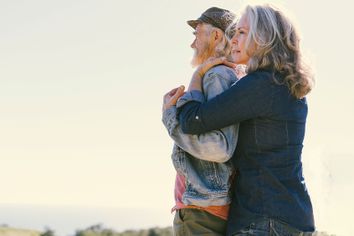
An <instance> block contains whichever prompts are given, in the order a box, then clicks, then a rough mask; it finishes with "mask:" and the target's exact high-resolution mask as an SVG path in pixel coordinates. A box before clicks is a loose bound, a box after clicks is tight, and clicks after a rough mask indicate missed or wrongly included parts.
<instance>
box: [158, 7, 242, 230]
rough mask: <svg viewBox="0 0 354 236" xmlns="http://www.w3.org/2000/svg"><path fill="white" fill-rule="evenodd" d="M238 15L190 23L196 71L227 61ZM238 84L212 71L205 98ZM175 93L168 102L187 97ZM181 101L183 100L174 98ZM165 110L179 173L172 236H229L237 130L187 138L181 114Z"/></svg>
mask: <svg viewBox="0 0 354 236" xmlns="http://www.w3.org/2000/svg"><path fill="white" fill-rule="evenodd" d="M234 18H235V15H234V14H233V13H231V12H230V11H228V10H225V9H221V8H217V7H212V8H209V9H207V10H206V11H205V12H204V13H203V14H202V15H201V16H200V17H199V18H198V19H197V20H190V21H187V23H188V24H189V25H190V26H191V27H192V28H194V29H195V31H194V35H195V40H194V41H193V43H192V44H191V47H192V48H193V49H194V56H193V59H192V65H193V66H194V67H196V66H199V65H201V64H202V63H204V62H205V61H207V60H208V59H209V58H211V57H228V56H229V53H230V45H229V42H228V40H227V38H226V36H225V31H226V29H227V28H228V27H229V26H230V24H231V23H232V22H233V20H234ZM236 81H237V77H236V75H235V71H234V70H233V69H231V68H229V67H226V66H224V65H219V66H215V67H213V68H211V69H210V70H209V71H207V72H206V73H205V76H204V77H203V94H204V98H203V99H205V100H209V99H211V98H213V97H215V96H216V95H218V94H220V93H222V92H223V91H225V90H226V89H228V88H229V87H230V86H231V85H232V84H234V83H235V82H236ZM183 91H184V87H183V86H181V87H180V88H178V89H174V90H172V91H171V92H169V93H168V94H166V95H165V97H164V99H165V100H166V99H167V98H171V97H172V96H175V95H176V94H180V93H183ZM176 97H179V96H176ZM183 104H184V101H183V100H179V101H178V103H177V105H176V106H171V107H169V108H167V106H166V107H164V108H163V118H162V120H163V123H164V125H165V127H166V128H167V130H168V133H169V135H170V137H171V138H172V139H173V140H174V142H175V145H174V148H173V153H172V160H173V164H174V167H175V169H176V171H177V175H176V183H175V201H176V205H175V207H174V208H173V210H174V211H176V214H175V219H174V227H173V228H174V235H177V236H179V235H181V236H185V235H225V233H226V219H227V216H228V210H229V204H230V202H231V197H230V194H229V188H230V185H231V182H232V177H233V174H234V170H233V168H232V166H231V163H230V162H229V159H230V158H231V156H232V154H233V152H234V150H235V148H236V143H237V136H238V125H234V126H230V127H226V128H223V129H221V130H215V131H212V132H209V133H207V134H205V135H187V134H183V132H182V130H181V127H180V126H179V123H178V119H177V112H176V110H177V108H178V107H180V106H182V105H183Z"/></svg>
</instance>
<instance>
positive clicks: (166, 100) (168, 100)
mask: <svg viewBox="0 0 354 236" xmlns="http://www.w3.org/2000/svg"><path fill="white" fill-rule="evenodd" d="M183 94H184V86H183V85H181V86H179V87H178V88H174V89H172V90H171V91H170V92H168V93H166V94H165V96H163V105H162V111H165V110H167V109H168V108H170V107H172V106H175V105H176V103H177V100H178V98H180V97H181V96H182V95H183Z"/></svg>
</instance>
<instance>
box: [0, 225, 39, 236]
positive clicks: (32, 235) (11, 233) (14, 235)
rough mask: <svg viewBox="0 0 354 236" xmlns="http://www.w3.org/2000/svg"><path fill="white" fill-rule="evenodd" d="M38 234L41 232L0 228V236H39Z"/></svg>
mask: <svg viewBox="0 0 354 236" xmlns="http://www.w3.org/2000/svg"><path fill="white" fill-rule="evenodd" d="M40 234H41V232H39V231H36V230H26V229H16V228H11V227H0V236H40Z"/></svg>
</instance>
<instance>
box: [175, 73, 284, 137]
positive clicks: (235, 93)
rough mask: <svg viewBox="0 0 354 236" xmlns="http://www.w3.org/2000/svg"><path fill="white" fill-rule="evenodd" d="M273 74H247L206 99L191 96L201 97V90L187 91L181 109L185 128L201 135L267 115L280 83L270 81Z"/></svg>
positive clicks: (188, 131)
mask: <svg viewBox="0 0 354 236" xmlns="http://www.w3.org/2000/svg"><path fill="white" fill-rule="evenodd" d="M270 76H271V75H270V73H258V74H250V75H247V76H245V77H244V78H242V79H241V80H240V81H239V82H237V83H236V84H235V85H234V86H232V87H231V88H230V89H228V90H227V91H225V92H223V93H222V94H219V95H217V96H215V97H214V98H212V99H211V100H209V101H206V102H201V101H198V100H196V99H194V98H193V97H191V94H193V96H194V97H196V96H198V94H200V92H199V91H192V92H187V93H186V94H185V95H183V96H182V97H181V98H180V99H181V100H183V101H184V103H183V106H181V107H179V108H178V114H179V117H178V119H179V122H180V126H181V129H182V131H183V132H185V133H187V134H202V133H206V132H209V131H211V130H215V129H222V128H224V127H227V126H230V125H233V124H239V123H240V122H242V121H245V120H248V119H252V118H255V117H261V116H263V115H266V114H267V113H268V112H269V111H270V107H271V106H272V101H273V96H274V94H273V90H272V86H279V85H275V84H273V83H271V82H270V80H271V79H270Z"/></svg>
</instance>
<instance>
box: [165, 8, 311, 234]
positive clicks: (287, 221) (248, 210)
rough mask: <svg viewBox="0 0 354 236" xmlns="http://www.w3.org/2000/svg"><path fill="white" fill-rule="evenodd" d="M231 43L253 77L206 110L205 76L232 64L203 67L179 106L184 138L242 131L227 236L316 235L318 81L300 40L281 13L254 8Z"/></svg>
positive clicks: (236, 57) (247, 12)
mask: <svg viewBox="0 0 354 236" xmlns="http://www.w3.org/2000/svg"><path fill="white" fill-rule="evenodd" d="M231 43H232V55H233V59H234V61H235V63H236V64H245V65H247V70H248V71H247V72H248V75H247V76H245V77H244V78H243V79H242V80H240V81H239V82H238V83H236V84H235V85H234V86H232V87H231V88H230V89H228V90H227V91H225V92H223V93H222V94H221V95H219V96H216V97H215V98H213V99H211V100H210V101H207V102H203V101H201V100H198V97H200V96H199V95H198V94H200V93H201V82H202V81H201V78H202V76H203V74H204V73H205V71H207V70H208V69H209V68H210V67H212V66H214V65H216V64H219V63H224V64H228V63H227V62H225V61H224V59H214V60H211V61H208V62H206V63H205V64H203V65H201V66H200V67H199V68H198V70H197V72H196V73H194V75H193V77H192V80H191V82H190V85H189V88H188V91H187V92H186V93H185V94H184V95H183V96H182V97H181V98H180V100H182V101H183V100H184V102H186V104H185V105H184V106H182V107H181V108H179V111H178V112H179V120H180V123H181V126H182V130H183V132H185V133H189V134H201V133H205V132H208V131H210V130H214V129H220V128H223V127H226V126H229V125H232V124H235V123H240V129H239V139H238V144H237V148H236V152H235V153H234V155H233V157H232V162H233V164H234V166H235V167H236V169H237V171H238V174H237V177H236V181H235V185H234V186H233V188H232V191H233V193H234V199H233V200H232V204H231V209H230V213H229V219H228V230H227V231H228V232H227V235H237V236H244V235H257V236H260V235H262V236H263V235H292V236H293V235H311V232H313V231H314V220H313V212H312V204H311V200H310V197H309V195H308V192H307V189H306V186H305V183H304V178H303V176H302V163H301V151H302V146H303V139H304V134H305V123H306V116H307V103H306V99H305V95H306V94H307V93H309V92H310V90H311V87H312V79H311V77H310V76H309V74H308V73H307V72H306V70H305V69H304V66H303V64H302V61H301V55H300V48H299V37H298V34H297V32H296V31H295V29H294V26H293V25H292V24H291V22H290V21H289V20H288V19H287V18H286V17H285V16H284V14H283V13H282V12H281V11H279V10H278V9H275V8H274V7H271V6H268V5H265V6H248V7H246V9H245V11H244V14H242V17H241V19H240V20H239V22H238V23H237V26H236V34H235V35H234V37H233V38H232V42H231ZM172 99H175V98H172Z"/></svg>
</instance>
